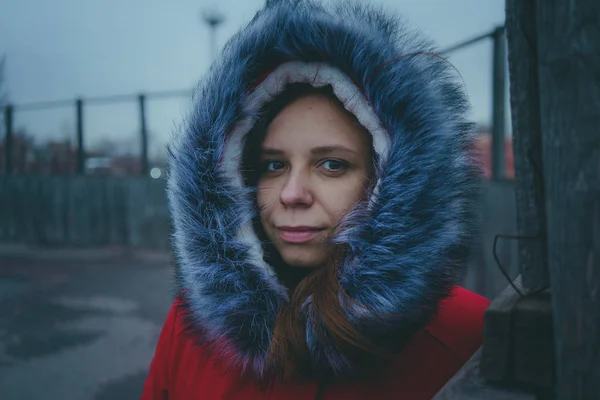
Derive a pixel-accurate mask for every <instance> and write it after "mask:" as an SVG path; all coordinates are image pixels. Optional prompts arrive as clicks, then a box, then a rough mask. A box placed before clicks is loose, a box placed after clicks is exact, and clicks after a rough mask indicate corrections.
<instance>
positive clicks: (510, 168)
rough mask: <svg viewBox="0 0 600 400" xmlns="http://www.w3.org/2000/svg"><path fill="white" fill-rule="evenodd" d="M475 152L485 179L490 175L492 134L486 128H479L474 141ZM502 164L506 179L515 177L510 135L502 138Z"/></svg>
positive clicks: (489, 177)
mask: <svg viewBox="0 0 600 400" xmlns="http://www.w3.org/2000/svg"><path fill="white" fill-rule="evenodd" d="M474 151H475V154H476V155H477V159H478V160H479V162H480V164H481V167H482V168H483V176H484V178H485V179H491V177H492V134H491V132H490V131H489V130H487V129H480V131H479V134H478V136H477V139H476V141H475V150H474ZM504 165H505V168H506V169H505V174H504V175H505V177H506V179H508V180H514V179H515V167H514V158H513V147H512V137H507V138H506V139H505V140H504Z"/></svg>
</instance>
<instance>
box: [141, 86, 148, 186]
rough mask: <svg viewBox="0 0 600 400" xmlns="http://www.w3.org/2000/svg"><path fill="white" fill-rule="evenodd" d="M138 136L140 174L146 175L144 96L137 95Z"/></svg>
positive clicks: (146, 143)
mask: <svg viewBox="0 0 600 400" xmlns="http://www.w3.org/2000/svg"><path fill="white" fill-rule="evenodd" d="M139 104H140V138H141V163H142V165H141V175H143V176H146V175H148V131H147V129H146V96H145V95H143V94H141V95H140V96H139Z"/></svg>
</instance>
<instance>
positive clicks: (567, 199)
mask: <svg viewBox="0 0 600 400" xmlns="http://www.w3.org/2000/svg"><path fill="white" fill-rule="evenodd" d="M536 11H537V37H538V78H539V93H540V97H539V99H540V116H541V118H540V121H541V124H540V125H541V129H542V133H543V136H542V139H543V143H542V148H543V166H544V184H545V195H546V215H547V225H548V265H549V271H550V284H551V292H552V305H553V307H552V308H553V317H554V330H555V336H556V341H555V347H556V357H557V386H556V395H557V399H596V398H598V396H600V74H599V71H600V40H599V39H600V34H599V33H600V2H598V0H578V1H562V2H548V1H537V10H536Z"/></svg>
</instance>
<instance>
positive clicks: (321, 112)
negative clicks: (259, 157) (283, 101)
mask: <svg viewBox="0 0 600 400" xmlns="http://www.w3.org/2000/svg"><path fill="white" fill-rule="evenodd" d="M370 143H371V135H370V133H369V132H368V131H367V130H366V129H365V128H364V127H363V126H362V125H360V123H359V122H358V121H357V120H356V118H355V117H354V115H353V114H351V113H350V112H348V111H347V110H345V109H344V108H343V106H342V105H341V104H340V103H339V102H337V101H336V100H335V99H332V98H330V97H329V96H327V95H324V94H320V93H314V94H308V95H303V96H301V97H299V98H298V99H296V100H294V101H293V102H291V103H290V104H289V105H287V106H286V107H284V108H283V109H282V110H281V112H280V113H279V114H278V115H277V116H276V117H275V118H274V119H273V121H272V122H271V123H270V124H269V126H268V128H267V131H266V135H265V138H264V141H263V147H270V148H282V149H286V150H288V151H289V150H301V149H304V148H307V147H311V146H335V145H344V146H346V147H349V148H351V149H353V150H356V151H359V152H363V151H364V152H367V151H369V150H370V147H371V144H370Z"/></svg>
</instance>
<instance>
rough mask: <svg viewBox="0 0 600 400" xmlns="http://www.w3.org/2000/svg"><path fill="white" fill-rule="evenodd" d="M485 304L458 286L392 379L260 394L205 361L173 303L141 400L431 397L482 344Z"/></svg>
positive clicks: (288, 386)
mask: <svg viewBox="0 0 600 400" xmlns="http://www.w3.org/2000/svg"><path fill="white" fill-rule="evenodd" d="M488 304H489V301H488V300H487V299H485V298H483V297H481V296H479V295H477V294H475V293H473V292H470V291H467V290H465V289H463V288H460V287H459V288H457V289H456V290H455V291H454V293H453V296H452V297H451V298H449V299H447V300H444V301H442V303H441V304H440V308H439V311H438V313H437V315H436V316H434V318H433V319H432V320H431V321H430V323H429V325H428V326H427V327H426V328H424V329H422V330H420V331H419V332H418V333H417V334H416V335H415V336H414V338H413V339H412V341H411V342H410V344H409V345H408V346H407V347H406V348H405V349H404V351H403V352H402V353H401V354H400V355H399V356H398V357H397V358H396V360H395V362H394V363H393V368H394V371H393V373H392V376H393V379H387V380H375V381H373V380H371V381H362V382H356V383H355V384H351V385H348V384H346V385H341V384H331V385H328V386H325V387H323V388H321V389H322V393H320V394H319V393H318V391H319V385H318V384H317V382H300V383H286V382H277V383H276V384H275V385H274V387H273V388H272V389H271V390H269V391H267V392H264V393H263V392H261V391H260V390H259V389H257V388H256V387H254V385H251V384H250V385H248V384H246V385H244V384H243V383H242V381H241V379H240V378H239V376H238V375H237V374H236V373H234V372H229V373H227V372H225V371H223V370H222V369H221V368H220V367H219V366H218V365H219V363H218V360H215V359H214V358H211V357H205V356H204V355H203V350H202V348H199V347H197V346H196V345H195V341H194V339H193V338H192V337H190V336H189V335H187V334H186V333H185V332H183V329H184V325H183V323H182V318H181V315H180V311H178V310H179V308H178V307H177V305H178V304H177V302H176V303H175V304H174V305H173V307H172V308H171V311H170V312H169V315H168V316H167V320H166V322H165V325H164V327H163V329H162V333H161V335H160V338H159V341H158V346H157V348H156V354H155V355H154V359H153V361H152V364H151V366H150V373H149V375H148V378H147V380H146V383H145V385H144V392H143V395H142V400H167V399H168V400H193V399H202V400H217V399H219V400H221V399H228V400H238V399H239V400H252V399H257V400H258V399H273V400H275V399H282V400H284V399H285V400H295V399H297V400H304V399H307V400H308V399H317V398H320V399H323V400H337V399H340V400H342V399H343V400H353V399H357V400H358V399H382V400H383V399H411V400H418V399H430V398H432V397H433V396H434V395H435V394H436V393H437V392H438V391H439V390H440V389H441V388H442V386H443V385H444V384H445V383H446V382H447V381H448V380H449V379H450V378H451V377H452V376H453V375H454V374H455V373H456V372H457V371H458V370H459V369H460V367H461V366H462V365H463V364H464V363H465V362H466V361H467V360H468V359H469V358H470V357H471V355H472V354H473V353H474V352H475V351H476V350H477V349H478V348H479V346H480V345H481V338H482V327H483V315H484V311H485V309H486V308H487V306H488ZM319 395H320V396H321V397H319Z"/></svg>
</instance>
